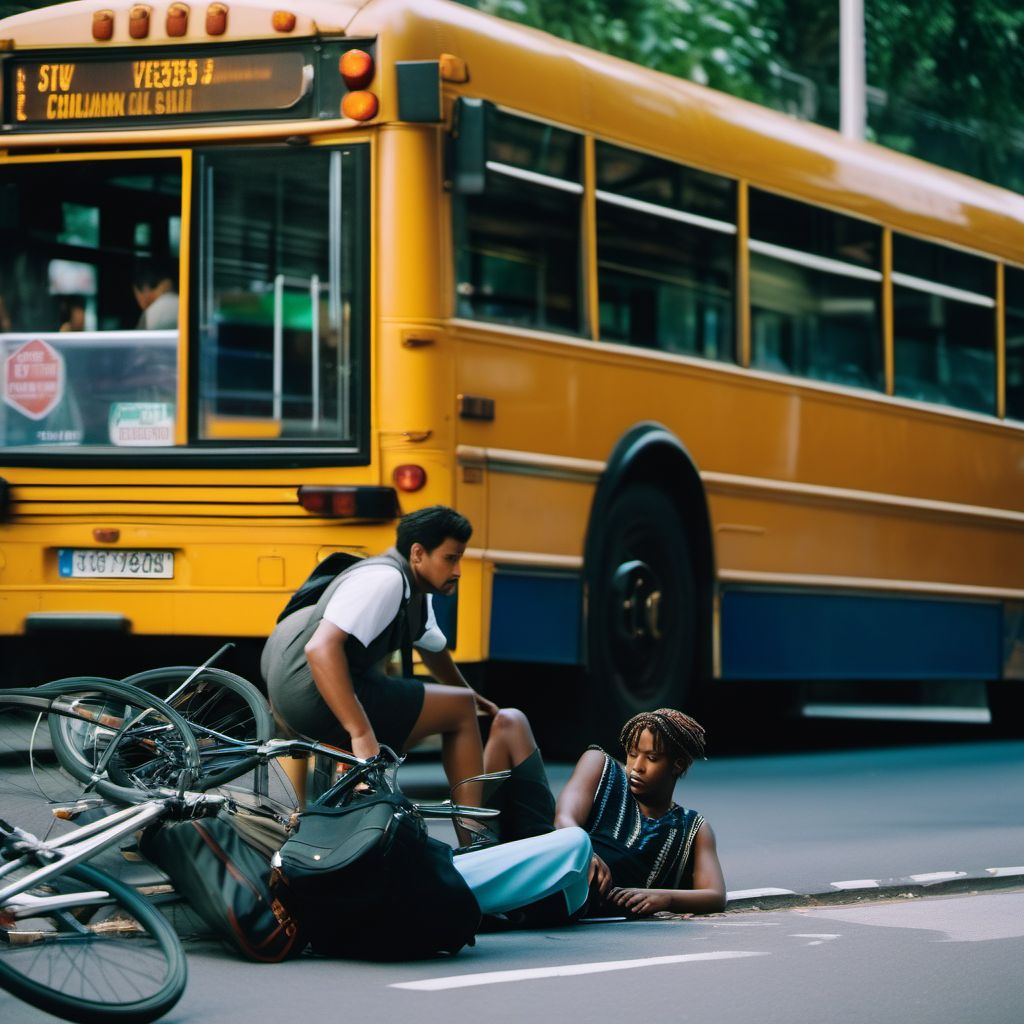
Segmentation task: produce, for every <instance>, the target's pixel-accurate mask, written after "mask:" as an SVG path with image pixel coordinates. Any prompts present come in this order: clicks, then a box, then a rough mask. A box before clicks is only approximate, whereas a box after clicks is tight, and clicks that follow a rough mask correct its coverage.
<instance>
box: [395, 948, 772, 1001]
mask: <svg viewBox="0 0 1024 1024" xmlns="http://www.w3.org/2000/svg"><path fill="white" fill-rule="evenodd" d="M768 955H769V954H768V953H760V952H758V953H755V952H749V951H747V950H722V951H720V952H717V953H681V954H679V955H678V956H653V957H648V958H646V959H643V960H602V961H599V962H597V963H588V964H564V965H563V966H560V967H527V968H523V969H521V970H516V971H485V972H483V973H481V974H456V975H452V976H450V977H447V978H424V979H423V980H422V981H400V982H396V983H394V984H392V985H389V986H388V987H389V988H405V989H412V990H414V991H417V992H440V991H443V990H446V989H452V988H470V987H472V986H474V985H501V984H504V983H505V982H510V981H532V980H534V979H536V978H567V977H571V976H573V975H577V974H604V973H605V972H608V971H630V970H633V969H635V968H638V967H660V966H663V965H665V964H684V963H695V962H699V961H705V960H740V959H742V958H744V957H750V956H768Z"/></svg>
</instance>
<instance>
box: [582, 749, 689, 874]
mask: <svg viewBox="0 0 1024 1024" xmlns="http://www.w3.org/2000/svg"><path fill="white" fill-rule="evenodd" d="M591 749H600V748H599V747H598V748H591ZM601 753H603V754H604V768H603V770H602V772H601V781H600V782H599V783H598V787H597V793H596V795H595V797H594V806H593V807H592V808H591V810H590V816H589V818H588V819H587V825H586V829H587V831H588V832H589V833H590V838H591V841H592V842H593V844H594V851H595V853H597V854H598V856H600V857H601V859H602V860H604V861H605V862H606V863H607V864H608V867H609V869H610V870H611V873H612V880H613V882H614V884H615V885H618V886H626V887H635V888H641V889H688V888H692V885H693V865H692V863H691V860H692V857H691V854H692V852H693V841H694V839H695V837H696V835H697V830H698V829H699V828H700V827H701V825H702V824H703V823H704V816H703V815H702V814H700V813H699V812H697V811H694V810H687V809H686V808H685V807H680V806H679V805H678V804H673V805H672V807H671V808H670V809H669V810H668V811H667V812H666V813H665V814H663V815H662V816H661V817H660V818H645V817H644V816H643V815H642V814H641V813H640V805H639V804H638V803H637V802H636V798H635V797H634V796H633V794H632V793H630V791H629V779H628V778H627V776H626V770H625V768H623V766H622V765H621V764H619V762H618V761H616V760H615V759H614V758H612V757H609V756H608V754H606V753H605V752H604V751H603V750H602V751H601Z"/></svg>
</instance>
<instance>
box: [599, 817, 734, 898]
mask: <svg viewBox="0 0 1024 1024" xmlns="http://www.w3.org/2000/svg"><path fill="white" fill-rule="evenodd" d="M608 901H609V903H613V904H614V905H615V906H617V907H619V908H620V909H621V910H623V911H625V912H626V913H628V914H630V915H634V916H636V917H646V916H648V915H649V914H654V913H657V912H658V911H659V910H668V911H670V912H671V913H673V914H716V913H718V912H720V911H722V910H724V909H725V902H726V896H725V878H724V876H723V875H722V865H721V864H720V863H719V861H718V849H717V847H716V845H715V834H714V832H712V831H711V826H710V825H709V824H708V823H707V822H706V821H705V822H704V823H703V824H702V825H701V826H700V828H699V829H698V830H697V835H696V837H695V839H694V841H693V888H692V889H618V888H616V889H612V890H611V891H610V892H609V893H608Z"/></svg>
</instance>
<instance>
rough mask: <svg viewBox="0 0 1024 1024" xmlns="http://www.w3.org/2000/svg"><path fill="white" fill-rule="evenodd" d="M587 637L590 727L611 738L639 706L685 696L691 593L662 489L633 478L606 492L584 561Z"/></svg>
mask: <svg viewBox="0 0 1024 1024" xmlns="http://www.w3.org/2000/svg"><path fill="white" fill-rule="evenodd" d="M587 579H588V611H587V645H588V654H589V661H588V664H589V674H590V685H591V701H592V707H593V708H594V711H595V716H594V718H595V721H594V723H593V724H594V727H595V728H596V730H597V732H598V734H599V736H600V738H601V739H602V741H603V742H604V743H605V744H606V745H607V744H612V745H614V743H615V742H616V741H617V739H618V735H619V730H620V729H621V728H622V725H623V723H624V722H625V721H626V720H627V719H628V718H631V717H632V716H633V715H635V714H637V713H638V712H640V711H651V710H654V709H655V708H659V707H666V706H669V707H680V708H682V707H685V706H686V705H687V704H689V703H691V702H692V698H693V696H694V695H693V693H692V692H691V691H692V689H693V685H694V681H695V677H696V666H697V651H696V644H697V629H696V597H695V588H694V581H693V571H692V566H691V559H690V550H689V546H688V543H687V538H686V534H685V531H684V530H683V527H682V523H681V522H680V518H679V513H678V512H677V510H676V506H675V505H674V504H673V502H672V500H671V499H670V498H669V497H668V495H666V494H665V492H664V491H662V490H660V489H659V488H657V487H655V486H653V485H651V484H637V485H633V486H630V487H629V488H627V489H625V490H623V491H622V492H621V493H620V494H619V495H618V496H617V497H616V498H614V499H613V501H612V503H611V506H610V507H609V510H608V515H607V518H606V520H605V522H604V523H602V524H601V539H600V542H599V545H598V548H597V552H596V557H595V559H594V564H593V565H591V566H588V567H587Z"/></svg>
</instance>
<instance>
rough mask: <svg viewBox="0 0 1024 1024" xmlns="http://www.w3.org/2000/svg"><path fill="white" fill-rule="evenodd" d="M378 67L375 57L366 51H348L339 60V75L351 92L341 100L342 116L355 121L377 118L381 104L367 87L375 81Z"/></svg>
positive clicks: (354, 49)
mask: <svg viewBox="0 0 1024 1024" xmlns="http://www.w3.org/2000/svg"><path fill="white" fill-rule="evenodd" d="M374 71H376V67H375V65H374V62H373V55H372V54H371V53H367V51H366V50H359V49H356V48H353V49H351V50H346V51H345V52H344V53H343V54H342V55H341V57H340V58H339V59H338V73H339V74H340V75H341V77H342V81H344V83H345V88H346V89H348V90H349V91H348V92H347V93H345V95H344V96H343V97H342V98H341V116H342V117H348V118H351V119H352V120H353V121H369V120H370V118H371V117H376V116H377V111H378V110H379V109H380V104H379V103H378V102H377V97H376V96H375V95H374V94H373V93H372V92H367V91H366V87H367V86H368V85H369V84H370V82H372V81H373V74H374Z"/></svg>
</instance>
